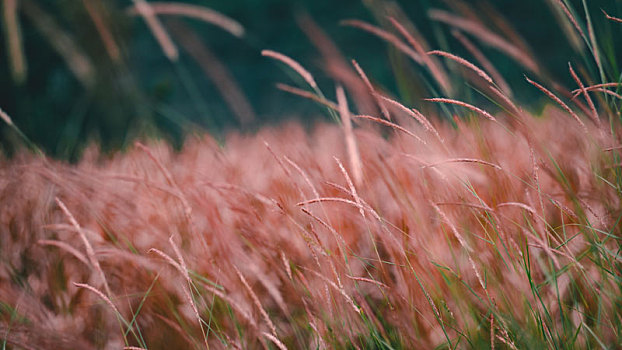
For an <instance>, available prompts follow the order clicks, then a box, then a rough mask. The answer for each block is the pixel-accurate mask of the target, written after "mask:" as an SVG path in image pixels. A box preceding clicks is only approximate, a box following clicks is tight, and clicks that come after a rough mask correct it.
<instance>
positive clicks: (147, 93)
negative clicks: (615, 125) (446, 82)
mask: <svg viewBox="0 0 622 350" xmlns="http://www.w3.org/2000/svg"><path fill="white" fill-rule="evenodd" d="M449 1H451V0H449ZM546 1H547V0H538V1H535V0H534V1H532V0H529V1H527V0H526V1H510V0H499V1H493V2H490V3H485V2H482V1H470V2H465V4H468V5H470V6H471V7H472V9H473V10H475V11H483V10H482V9H483V8H485V6H492V7H493V8H494V9H495V10H496V11H497V12H498V13H500V14H502V15H503V17H504V18H505V20H507V21H508V22H509V23H510V24H511V25H512V26H514V27H515V28H516V29H517V30H518V32H519V33H520V34H521V35H522V36H523V38H524V39H525V40H526V41H527V42H528V43H529V45H530V46H531V48H532V49H533V51H534V54H535V56H536V58H537V60H538V62H539V63H540V64H541V65H542V67H544V68H546V70H547V71H549V72H550V76H549V77H547V78H552V79H554V80H556V81H559V82H561V83H563V84H565V85H567V86H568V87H571V88H574V84H573V82H572V80H571V79H570V76H569V74H568V70H567V63H568V61H572V62H573V63H576V64H584V65H585V66H586V67H588V68H590V62H589V58H586V57H587V56H585V55H584V56H582V55H580V54H578V53H576V52H575V51H573V50H572V48H571V47H570V45H569V44H568V41H567V40H566V38H565V36H564V33H563V32H562V31H561V30H560V28H559V25H558V23H557V22H556V21H555V20H554V19H553V16H552V12H551V10H550V8H551V7H550V6H549V5H547V3H546ZM31 2H34V3H36V4H37V5H39V7H41V8H42V9H43V10H44V11H45V12H46V13H47V14H49V15H50V16H51V17H52V18H54V19H55V20H56V21H57V22H58V24H59V25H60V26H61V27H62V28H63V29H64V30H65V31H66V32H68V33H70V34H71V35H72V37H74V39H75V41H76V43H78V45H80V46H81V47H82V49H83V50H84V51H85V52H86V53H87V55H88V56H89V57H90V58H91V59H92V60H93V62H94V63H95V66H96V70H97V80H96V83H95V84H94V86H92V87H90V88H85V87H83V86H82V85H80V84H79V82H78V81H77V80H76V79H75V78H74V76H73V75H72V74H71V72H70V71H69V70H68V69H67V66H66V64H65V62H64V61H63V60H62V59H61V58H60V57H59V56H58V55H57V54H56V52H55V51H54V50H52V48H51V46H50V44H49V42H48V41H47V39H45V38H44V37H43V36H41V35H40V33H39V32H38V31H37V30H35V29H34V27H33V25H32V23H31V22H30V21H29V18H28V17H26V16H23V15H21V16H20V21H21V27H22V32H23V33H22V34H23V42H24V46H25V52H26V59H27V62H28V69H29V70H28V79H27V81H26V82H25V83H23V84H16V83H15V82H13V81H12V79H11V74H10V71H9V65H8V62H7V53H6V52H7V51H6V49H5V48H6V43H5V37H4V35H1V36H0V47H2V51H0V52H2V54H0V108H2V109H3V110H5V111H6V112H7V113H9V115H11V116H12V118H13V119H14V121H15V123H16V125H18V127H19V128H20V129H21V130H22V131H23V132H24V133H25V134H26V135H27V136H28V138H30V139H31V140H32V141H33V142H34V143H35V144H37V145H38V146H39V147H40V148H42V149H43V150H44V151H45V152H46V153H47V154H50V155H53V156H56V157H60V158H67V159H76V157H78V156H79V154H80V150H81V149H82V148H83V146H84V145H85V144H88V143H89V142H92V141H96V142H98V143H99V144H100V145H101V146H102V147H103V148H104V149H105V150H113V149H118V148H120V147H123V146H125V145H128V144H131V141H132V140H133V139H134V138H135V137H136V136H141V135H142V136H144V135H148V136H149V135H150V136H159V137H165V138H167V139H168V140H170V141H171V142H173V143H174V144H176V145H179V144H180V143H181V141H182V139H183V135H184V134H186V133H187V132H193V131H197V130H208V131H210V132H213V133H215V134H221V133H222V132H223V131H224V130H227V129H230V128H238V127H240V125H239V123H238V122H237V121H236V120H235V117H234V115H233V114H232V113H231V111H230V109H229V107H228V106H227V105H226V104H225V103H224V102H223V100H222V97H221V96H220V94H219V92H218V90H217V89H216V88H215V87H214V84H213V82H212V81H210V80H209V79H207V78H206V77H205V75H204V74H203V72H202V70H201V69H200V68H199V66H198V65H197V64H196V62H194V61H193V59H192V58H190V57H189V56H188V55H187V54H186V53H185V52H184V51H183V49H182V48H181V47H180V53H181V59H180V61H179V62H178V63H176V64H173V63H171V62H169V61H168V60H167V59H166V57H165V56H164V55H163V53H162V51H161V49H160V47H159V46H158V44H157V42H156V41H155V40H154V38H153V36H152V34H151V32H150V31H149V30H148V29H147V27H146V25H145V24H144V22H143V20H142V19H141V18H138V17H129V16H127V15H125V13H124V9H125V8H126V7H128V6H130V5H131V4H132V3H131V1H121V0H118V1H104V2H103V3H105V4H106V6H107V9H108V11H109V12H110V14H111V18H112V20H111V23H109V24H110V27H111V30H113V32H114V34H115V38H116V39H117V42H118V43H120V45H121V47H122V50H123V54H124V64H122V65H114V64H112V63H111V62H110V59H109V58H108V56H107V55H106V52H105V50H104V48H103V45H102V44H101V40H100V39H99V36H98V34H97V32H96V30H95V28H94V26H93V24H92V22H91V20H90V18H89V17H88V15H87V13H86V11H85V10H84V7H83V5H82V2H81V1H76V0H56V1H54V0H50V1H44V0H31ZM187 2H192V3H195V4H199V5H203V6H207V7H210V8H212V9H214V10H217V11H220V12H222V13H223V14H226V15H228V16H229V17H232V18H233V19H235V20H237V21H239V22H240V23H241V24H242V25H244V27H245V29H246V35H245V37H244V38H241V39H240V38H236V37H234V36H232V35H230V34H228V33H226V32H224V31H222V30H220V29H219V28H216V27H214V26H212V25H210V24H206V23H201V22H198V21H196V20H187V19H179V18H178V19H176V20H177V21H183V23H184V24H185V25H187V26H188V27H189V28H192V29H193V30H194V31H195V32H196V33H197V34H199V35H200V37H201V38H202V40H203V42H204V43H205V44H206V45H207V47H209V49H210V50H211V51H212V53H214V54H215V55H216V56H217V57H218V58H219V59H220V60H221V61H222V62H223V63H224V64H225V65H226V67H227V68H228V69H229V70H230V72H231V74H232V75H233V77H234V78H235V80H236V81H237V83H238V85H239V86H240V87H241V89H242V90H243V92H244V93H245V95H246V96H247V98H248V99H249V101H250V103H251V105H252V107H253V109H254V111H255V113H256V114H257V121H256V122H255V123H253V124H252V125H250V126H246V127H245V128H246V129H254V128H258V127H260V126H261V125H265V124H266V123H278V122H279V121H281V120H283V119H284V118H292V117H294V118H299V119H301V120H304V121H308V120H312V118H317V117H318V116H319V117H322V115H323V113H324V111H323V110H322V109H321V108H319V107H317V106H316V105H315V104H314V103H312V102H309V101H305V100H303V99H301V98H298V97H295V96H291V95H288V94H286V93H284V92H281V91H279V90H276V89H275V88H274V84H275V83H276V82H285V83H288V84H291V85H295V82H293V81H292V80H291V77H290V75H288V74H287V73H286V70H284V69H283V67H282V66H281V65H279V64H277V63H276V62H274V61H273V60H271V59H268V58H265V57H262V56H261V55H260V51H261V50H262V49H273V50H276V51H279V52H283V53H285V54H287V55H289V56H291V57H293V58H295V59H296V60H298V61H300V62H301V63H302V64H303V65H304V66H305V67H307V68H308V69H309V70H310V71H311V72H312V73H313V74H314V76H315V77H316V78H317V80H318V82H319V83H320V86H321V87H322V89H323V90H324V91H325V92H326V94H327V95H328V96H329V97H330V98H331V99H332V96H333V94H334V85H333V84H332V82H331V80H330V79H329V77H327V76H326V75H325V73H324V71H323V69H322V62H321V60H320V55H319V54H318V52H317V50H316V48H315V47H314V46H313V45H312V44H311V43H310V41H309V40H308V39H307V38H306V36H305V35H304V33H303V32H302V31H301V30H300V28H299V25H298V23H297V21H296V18H297V17H298V16H300V15H302V14H305V15H309V16H310V17H311V18H313V19H314V20H315V21H316V22H317V23H318V24H319V25H320V26H321V27H322V28H323V30H325V31H326V33H328V35H330V37H331V38H332V40H333V41H334V42H335V43H336V44H337V45H338V46H339V48H340V49H341V50H342V52H343V54H344V56H345V57H346V58H356V59H357V61H359V63H360V64H361V65H362V66H363V68H364V69H365V70H366V72H367V73H368V75H369V76H370V77H372V79H373V80H374V81H375V82H377V83H379V84H381V85H382V86H383V87H385V88H386V89H387V90H389V91H391V92H393V93H394V94H396V95H397V96H400V97H401V99H402V100H403V101H404V102H405V103H409V104H413V105H417V104H419V103H421V101H420V99H421V98H423V97H430V96H418V95H416V94H414V93H412V92H411V91H409V89H408V82H409V81H415V80H419V79H426V76H425V74H424V73H421V72H422V71H423V69H421V68H420V67H418V66H417V65H416V64H411V63H407V64H406V65H405V66H404V65H403V62H407V61H406V60H404V59H396V58H395V57H396V55H395V54H392V55H390V54H389V49H388V47H389V46H388V45H387V44H386V43H384V42H382V41H381V40H380V39H377V38H375V37H373V36H372V35H370V34H368V33H365V32H363V31H360V30H358V29H354V28H351V27H343V26H340V25H339V21H340V20H342V19H348V18H356V19H361V20H365V21H369V22H372V23H375V24H376V23H377V22H376V21H375V19H374V18H375V16H374V13H373V11H371V9H373V8H375V7H377V6H378V4H382V2H381V1H365V0H363V1H360V0H339V1H326V0H319V1H293V0H229V1H187ZM397 3H399V5H400V6H401V7H402V9H403V10H404V12H405V14H406V15H407V16H408V17H409V18H410V20H411V21H413V22H414V23H415V25H416V26H417V27H418V29H419V30H420V31H421V32H422V33H423V34H424V36H425V37H426V38H427V39H428V41H429V43H430V45H431V47H432V48H435V49H443V50H448V51H452V52H454V53H456V54H459V55H463V56H464V57H466V58H470V56H469V55H468V54H467V53H466V52H465V51H464V50H463V49H462V48H461V47H460V45H459V44H458V43H456V42H455V41H454V40H453V39H452V38H451V36H450V35H448V32H449V31H448V27H447V26H446V25H444V24H439V23H435V22H431V21H430V20H428V19H427V16H426V12H427V10H428V9H430V8H447V7H446V6H445V3H444V2H442V1H432V0H430V1H423V0H421V1H414V0H413V1H398V2H397ZM569 3H570V4H571V5H572V6H573V8H574V9H576V10H577V13H578V14H579V15H580V16H581V18H582V19H583V18H584V17H583V7H582V6H583V5H582V2H581V1H570V2H569ZM588 3H589V10H590V14H591V15H592V17H593V20H594V22H595V26H596V32H597V33H598V34H599V35H598V40H599V44H600V45H601V46H602V49H603V51H604V54H607V53H608V54H609V55H610V56H612V59H611V60H610V61H611V62H619V60H620V58H621V57H622V53H621V52H620V50H619V49H618V50H616V49H615V45H617V47H618V48H620V47H621V46H620V38H621V37H622V24H616V23H611V22H609V21H605V20H604V19H603V15H602V13H601V11H600V9H601V8H602V9H606V10H607V12H609V13H610V14H611V15H617V16H622V3H621V2H619V1H595V0H590V1H588ZM486 4H487V5H486ZM170 19H171V17H168V16H167V17H162V20H163V22H164V23H165V24H170ZM3 33H4V32H3ZM474 41H475V40H474ZM480 47H481V46H480ZM481 48H482V50H483V51H484V52H485V54H486V55H487V56H488V57H489V58H490V59H491V60H492V61H493V63H494V64H495V65H496V67H497V68H498V69H499V71H501V73H502V74H503V75H504V76H505V77H506V78H507V80H508V81H509V82H510V84H511V85H512V86H513V88H514V90H515V92H516V94H517V99H518V100H519V101H522V103H524V104H525V105H526V106H537V103H536V101H541V98H542V95H541V94H540V93H539V92H538V91H535V89H533V87H531V86H529V85H528V84H527V83H525V81H524V79H523V73H524V70H523V69H522V68H521V67H519V66H517V65H516V64H515V63H513V62H512V61H511V60H509V59H507V58H506V57H504V56H503V55H502V54H500V53H498V52H497V51H495V50H492V49H488V48H485V47H481ZM391 57H393V58H391ZM400 62H402V64H400ZM591 69H592V70H593V69H594V68H593V66H592V67H591ZM611 69H612V70H613V71H615V72H619V70H618V67H611ZM591 73H592V74H594V73H595V71H592V72H591ZM396 74H400V75H403V77H406V79H405V81H406V84H405V85H404V84H402V85H401V86H399V87H398V86H397V84H396V79H395V75H396ZM459 84H464V82H462V83H459ZM461 88H462V90H463V95H464V96H463V97H464V98H466V99H475V100H478V101H479V100H480V97H478V96H477V94H476V93H474V92H473V91H472V90H470V89H469V87H468V86H462V87H461ZM0 129H1V130H0V131H1V134H0V135H1V137H2V139H1V141H0V143H1V146H2V149H3V151H4V152H5V153H8V154H11V153H13V152H14V150H15V147H16V144H18V143H19V142H18V141H17V137H16V135H15V133H14V132H13V131H12V130H10V129H9V128H8V127H6V125H2V126H1V127H0Z"/></svg>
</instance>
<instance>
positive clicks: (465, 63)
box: [428, 50, 494, 85]
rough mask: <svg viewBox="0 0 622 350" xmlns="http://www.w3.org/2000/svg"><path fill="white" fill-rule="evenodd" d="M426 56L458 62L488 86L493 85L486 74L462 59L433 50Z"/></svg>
mask: <svg viewBox="0 0 622 350" xmlns="http://www.w3.org/2000/svg"><path fill="white" fill-rule="evenodd" d="M428 55H438V56H443V57H446V58H449V59H450V60H452V61H455V62H458V63H459V64H461V65H463V66H465V67H467V68H469V69H470V70H472V71H474V72H475V73H477V75H479V76H480V77H481V78H482V79H484V80H486V81H487V82H488V83H489V84H491V85H493V84H494V81H493V80H492V78H491V77H490V76H489V75H488V74H486V72H484V71H483V70H482V69H481V68H479V67H477V66H476V65H474V64H473V63H471V62H469V61H467V60H465V59H464V58H462V57H458V56H456V55H454V54H451V53H449V52H445V51H441V50H434V51H429V52H428Z"/></svg>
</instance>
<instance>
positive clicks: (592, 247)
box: [0, 0, 622, 349]
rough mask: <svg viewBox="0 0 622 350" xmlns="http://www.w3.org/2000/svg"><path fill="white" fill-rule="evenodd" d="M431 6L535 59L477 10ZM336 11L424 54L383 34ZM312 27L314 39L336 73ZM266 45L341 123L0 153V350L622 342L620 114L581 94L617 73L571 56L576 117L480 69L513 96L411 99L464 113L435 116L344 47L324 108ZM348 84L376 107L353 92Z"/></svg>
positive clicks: (331, 55) (307, 76)
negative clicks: (71, 155)
mask: <svg viewBox="0 0 622 350" xmlns="http://www.w3.org/2000/svg"><path fill="white" fill-rule="evenodd" d="M141 4H142V0H141V1H136V5H137V7H140V6H142V5H141ZM150 11H151V12H150ZM153 11H154V10H153V9H149V8H147V7H145V8H143V12H148V13H147V14H149V13H151V14H149V16H152V15H154V14H153ZM143 15H145V13H143ZM432 15H433V17H434V18H435V19H436V20H439V21H441V22H450V21H451V22H453V23H452V25H453V26H455V27H458V28H460V29H462V30H464V31H465V32H467V33H471V34H472V35H474V36H476V37H479V39H480V40H482V41H484V42H486V43H487V44H489V45H492V46H496V47H497V48H500V49H502V50H504V51H506V52H508V54H510V56H512V57H513V58H515V59H517V60H518V61H521V63H522V64H523V65H525V66H527V67H529V66H530V65H531V64H532V62H531V58H530V57H526V56H525V57H523V56H522V55H523V54H522V53H521V54H520V55H518V51H516V52H515V51H513V50H518V49H517V48H516V47H515V46H508V45H511V44H509V42H508V41H507V40H506V39H505V38H502V37H500V36H498V35H497V34H496V33H493V32H491V31H490V30H488V29H486V28H484V27H483V24H482V23H480V22H477V21H475V20H472V19H467V18H454V17H455V15H452V14H449V13H446V12H441V11H436V12H433V13H432ZM147 17H148V16H147ZM305 23H306V24H305V25H306V26H307V31H308V32H316V33H318V31H317V30H316V28H315V27H313V24H312V23H311V22H305ZM346 24H348V25H351V26H354V27H358V28H361V29H363V30H365V31H368V32H371V33H372V34H374V35H377V36H380V37H382V38H384V39H385V40H387V41H388V42H391V43H394V44H395V45H397V48H398V50H400V51H401V52H403V53H405V54H406V55H407V56H410V57H411V58H413V59H415V58H418V59H419V60H420V62H418V63H421V64H423V65H427V64H429V61H428V63H426V61H425V60H428V59H429V58H428V56H427V55H423V53H424V52H423V49H422V48H410V47H408V45H407V44H406V43H404V42H403V41H402V40H401V39H399V38H398V37H397V36H395V35H394V34H392V33H390V32H387V31H385V30H384V29H381V28H379V27H375V26H372V25H369V24H367V23H364V22H360V21H348V22H346ZM392 24H393V26H396V22H395V21H393V23H392ZM398 31H400V33H401V34H402V35H406V34H408V32H406V30H405V29H404V28H402V27H399V26H398ZM406 37H407V39H408V40H407V41H408V42H409V44H410V45H414V44H413V41H415V42H416V40H414V38H410V39H409V38H408V36H407V35H406ZM328 40H329V39H328V38H324V37H321V38H320V37H318V38H316V41H317V42H318V46H319V47H320V51H322V50H324V52H323V55H324V56H326V57H325V58H326V59H327V61H330V62H333V63H334V65H333V67H332V69H338V68H335V67H339V64H340V65H341V66H343V64H345V63H344V62H345V61H344V60H343V59H342V58H341V56H340V53H339V52H338V51H337V49H336V47H333V46H330V45H332V44H331V43H330V42H329V41H328ZM501 44H503V45H501ZM322 45H324V46H322ZM417 45H419V44H418V43H417V44H416V45H414V46H417ZM430 53H431V54H437V55H441V56H444V57H447V58H449V59H450V60H453V61H457V62H459V63H460V64H462V65H464V66H466V67H467V68H470V69H471V70H474V71H475V72H476V73H477V74H478V75H479V76H480V77H482V78H484V79H483V80H485V81H486V82H487V83H488V84H489V85H490V83H491V82H492V79H490V78H489V76H488V74H487V73H486V72H485V71H483V70H481V69H480V68H478V67H476V66H475V65H473V64H472V63H469V62H468V61H466V60H464V59H462V58H459V57H457V56H454V55H452V54H449V53H446V52H444V51H438V50H436V51H431V52H430ZM263 54H264V55H266V56H269V57H272V58H274V59H276V60H279V61H281V62H283V63H285V64H286V65H287V66H289V67H290V68H292V69H293V70H295V71H296V72H298V74H300V75H301V76H302V78H303V80H304V81H306V82H307V83H308V85H310V87H311V88H312V89H313V90H314V91H313V92H310V91H307V90H303V89H298V88H295V87H290V86H287V85H280V86H281V88H282V89H284V90H286V91H289V92H292V93H294V94H298V95H301V96H303V97H307V98H311V99H313V100H315V101H317V102H319V103H320V104H322V105H324V106H326V107H327V108H328V109H329V110H330V111H331V112H335V111H338V112H339V115H340V116H341V122H342V124H340V125H337V124H322V123H318V124H316V125H315V126H314V127H312V128H311V129H310V130H305V129H303V128H302V127H301V126H300V125H299V124H296V123H290V124H285V125H281V126H279V127H272V128H267V127H266V128H263V129H260V130H259V131H258V132H257V133H255V134H252V135H248V134H239V133H230V134H228V135H227V137H226V141H225V142H224V144H223V145H220V144H218V143H217V142H216V141H215V140H214V139H212V138H211V137H210V136H208V135H205V136H202V137H195V138H191V139H189V140H187V142H186V144H185V146H184V147H183V149H182V150H181V151H179V152H174V151H173V150H172V149H171V147H170V146H169V145H167V144H165V143H163V142H156V141H147V142H145V143H144V144H142V143H136V145H135V147H134V148H132V149H129V150H127V151H126V152H124V153H116V154H113V155H104V154H99V151H98V150H97V148H96V147H92V148H90V149H88V150H87V151H86V152H85V155H84V157H83V159H82V160H81V161H80V162H79V163H77V164H75V165H68V164H65V163H61V162H56V161H53V160H50V159H47V158H45V157H44V156H40V155H34V154H31V153H27V152H26V151H24V152H23V153H22V154H21V155H19V156H17V157H15V158H14V159H12V160H6V159H3V160H1V161H0V162H1V163H0V339H2V344H3V348H12V349H18V348H24V349H52V348H59V349H60V348H82V349H100V348H101V349H113V348H114V349H118V348H126V349H171V348H216V349H220V348H237V349H239V348H245V349H256V348H257V349H258V348H262V347H263V348H266V349H269V348H275V347H276V348H279V349H286V348H289V349H293V348H320V349H329V348H344V349H350V348H374V349H392V348H426V349H427V348H434V347H439V348H451V349H454V348H492V349H494V348H510V349H524V348H556V349H557V348H560V349H566V348H595V347H602V348H614V347H618V346H620V344H621V342H622V319H621V318H620V315H621V314H622V307H621V305H622V293H621V292H620V279H621V277H622V274H621V272H620V271H621V265H620V254H619V253H620V249H621V247H622V245H621V244H620V240H621V239H622V237H621V236H620V235H621V234H622V232H621V226H620V219H621V218H622V210H621V209H620V208H621V198H622V196H621V194H622V192H621V190H620V189H621V188H622V173H621V171H620V169H621V164H620V149H621V146H619V145H620V144H621V143H622V142H621V140H620V137H621V134H620V131H621V130H620V127H619V122H617V121H615V119H614V117H615V114H614V112H611V109H610V108H608V107H607V106H606V105H603V104H602V100H601V99H598V100H597V99H594V100H592V97H590V95H589V92H592V93H594V92H600V91H609V92H611V93H614V94H615V93H616V92H614V91H613V90H608V89H605V88H612V87H617V86H619V84H617V85H616V84H613V83H600V84H593V85H590V86H586V85H584V84H583V83H582V81H581V79H579V76H578V75H577V73H576V72H575V71H574V70H573V69H572V67H570V72H571V74H572V76H573V77H574V79H575V81H576V82H577V84H578V85H579V89H578V90H575V91H574V92H569V93H568V94H569V96H570V97H572V96H573V95H572V94H573V93H574V97H578V96H579V95H581V94H582V95H583V97H585V99H586V101H587V102H588V104H589V107H590V108H589V110H587V112H588V113H585V115H584V114H580V113H576V112H575V111H574V110H573V109H572V108H571V106H569V105H567V104H566V103H565V102H563V101H562V99H560V98H559V97H557V95H555V94H554V93H553V92H552V91H550V90H548V89H546V88H545V87H544V86H543V85H540V84H539V83H536V82H534V81H533V80H530V79H527V80H528V82H529V83H531V84H532V85H534V86H535V87H537V88H538V89H540V90H541V91H542V92H543V93H544V94H546V95H547V96H548V97H550V98H551V99H553V100H554V101H555V102H556V103H557V104H558V106H561V107H562V109H559V108H557V107H558V106H557V105H555V106H553V105H551V106H548V107H547V108H545V109H544V111H543V112H542V115H541V116H537V117H534V116H530V115H528V114H527V113H526V112H524V111H523V110H522V109H520V108H518V107H516V106H515V105H514V102H513V101H511V100H510V98H509V97H508V96H506V95H505V94H503V93H502V92H501V91H500V90H499V89H497V88H495V87H492V86H489V85H487V86H486V87H488V88H490V89H491V91H493V92H495V93H496V95H495V96H496V97H498V98H501V99H502V101H503V102H505V103H506V104H508V105H511V106H513V108H512V110H511V111H510V112H506V113H503V112H498V113H493V114H491V113H489V112H487V111H485V110H484V109H483V108H479V107H476V106H474V105H472V104H470V103H466V102H462V101H461V100H458V99H454V98H453V97H454V96H449V97H452V98H445V97H433V98H429V99H427V100H428V101H431V102H440V103H441V104H442V105H443V106H444V105H448V106H452V105H457V106H458V107H465V108H466V109H467V112H469V113H470V112H473V115H470V114H469V115H465V116H464V117H463V118H455V120H454V123H455V125H450V124H449V123H447V122H440V120H441V117H440V116H439V115H436V114H434V113H429V112H426V113H425V114H424V113H422V112H419V110H416V109H414V108H413V109H411V108H409V107H406V106H404V105H403V104H402V103H400V102H397V101H396V100H395V99H393V98H389V97H386V96H385V94H384V93H381V92H378V91H379V90H378V89H376V88H375V87H374V86H373V85H372V84H371V82H370V80H369V78H368V77H367V75H366V74H365V73H364V72H363V71H362V69H361V68H360V67H359V66H358V65H357V64H356V63H355V62H354V67H355V70H356V72H358V75H356V74H352V72H350V70H351V69H350V67H349V66H348V67H347V69H348V71H347V73H344V74H343V75H341V76H339V78H340V79H342V80H344V81H345V82H347V83H349V84H344V85H345V86H351V87H353V88H352V89H346V90H344V89H343V88H342V87H341V85H339V84H338V85H337V90H336V96H337V98H336V100H337V103H335V102H332V101H330V100H329V99H328V98H326V97H325V96H324V95H323V94H322V92H321V90H320V87H319V86H318V85H317V84H316V83H315V80H314V79H313V76H312V75H311V73H309V71H307V70H306V69H304V68H302V67H301V66H300V65H299V64H298V63H296V61H294V60H293V59H292V58H289V57H287V56H284V55H282V54H279V53H277V52H274V51H264V52H263ZM423 57H426V58H425V60H424V59H423ZM331 60H332V61H331ZM415 61H417V59H415ZM335 62H337V63H339V64H337V63H335ZM483 66H484V67H485V66H486V65H483ZM343 67H345V66H343ZM428 68H430V69H431V67H428ZM343 69H346V68H343ZM440 69H441V68H439V70H440ZM530 69H531V70H532V71H534V72H535V71H537V70H538V69H537V66H536V67H531V68H530ZM329 71H330V70H329ZM344 77H347V79H359V80H362V82H360V81H352V80H347V79H346V78H344ZM352 77H353V78H352ZM451 78H452V79H453V78H455V77H451ZM340 79H337V80H340ZM437 79H438V78H437ZM479 80H482V79H479ZM437 83H439V84H441V85H442V84H443V80H442V79H441V81H437ZM548 85H553V86H554V85H555V84H554V83H553V82H551V83H550V84H547V86H548ZM358 87H362V90H363V92H366V93H367V101H365V102H366V103H367V104H368V105H371V106H378V107H379V111H378V112H379V113H378V115H380V114H384V115H385V119H382V118H380V117H379V116H378V115H370V114H368V113H365V112H363V111H361V110H360V108H359V109H358V110H357V111H356V113H355V112H354V111H353V109H352V110H351V109H350V108H349V107H348V99H347V94H350V95H353V94H355V92H354V91H353V90H355V88H358ZM512 88H513V89H514V90H515V89H516V87H514V86H513V87H512ZM522 88H529V85H527V84H526V83H524V86H523V87H522ZM359 90H360V89H359ZM359 90H357V92H360V91H359ZM503 90H504V91H506V89H503ZM507 90H508V91H509V87H508V89H507ZM558 91H559V90H558ZM609 95H611V94H609ZM361 96H364V95H363V94H361ZM594 96H595V95H594ZM359 97H360V96H359ZM423 104H428V105H432V104H430V103H427V102H422V105H423ZM362 105H364V104H362ZM387 107H393V108H391V109H387ZM393 109H395V110H397V111H401V112H404V113H401V114H405V115H406V116H407V117H408V118H403V117H404V116H401V115H399V113H395V114H393V115H389V110H391V111H393ZM487 109H488V108H487ZM422 111H423V109H422ZM357 113H358V114H357ZM477 114H479V116H478V115H477ZM481 116H483V117H484V118H482V117H481ZM0 117H1V118H2V119H4V120H5V121H7V123H11V118H10V117H9V116H8V115H6V114H5V113H4V112H2V111H1V110H0ZM389 117H391V119H390V120H391V121H388V120H387V119H389ZM411 117H412V118H411ZM586 118H591V119H592V121H593V122H591V123H585V122H583V120H584V119H586ZM607 118H611V119H610V120H612V122H611V123H610V130H607V132H604V129H603V127H602V125H600V124H601V123H600V121H606V120H607ZM573 119H574V120H573ZM602 124H604V123H602ZM11 126H13V124H11ZM15 128H16V130H17V131H19V129H17V127H15ZM24 137H25V136H24ZM345 159H347V160H349V162H342V161H341V160H345ZM344 163H345V164H346V165H344ZM347 165H349V166H347Z"/></svg>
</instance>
